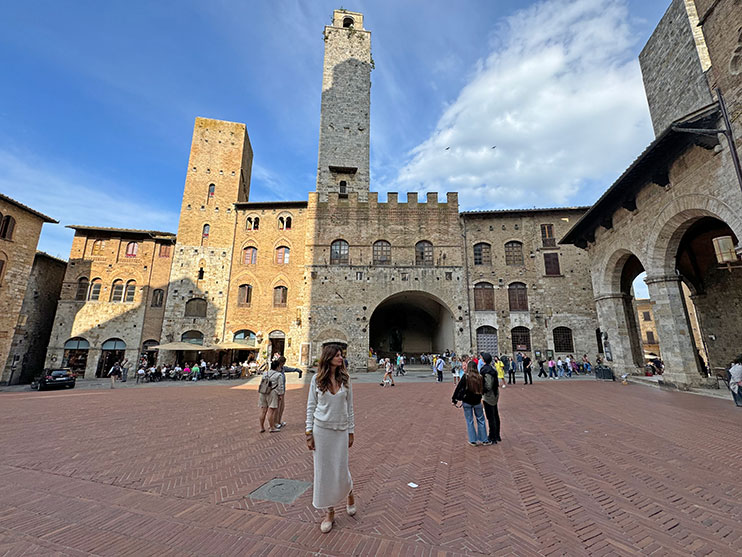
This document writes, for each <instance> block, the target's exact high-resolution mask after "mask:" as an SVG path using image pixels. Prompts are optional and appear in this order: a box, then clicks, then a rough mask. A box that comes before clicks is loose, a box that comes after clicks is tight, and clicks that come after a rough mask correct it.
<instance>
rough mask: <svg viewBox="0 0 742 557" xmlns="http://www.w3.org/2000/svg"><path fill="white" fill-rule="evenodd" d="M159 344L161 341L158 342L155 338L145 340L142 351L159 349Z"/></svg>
mask: <svg viewBox="0 0 742 557" xmlns="http://www.w3.org/2000/svg"><path fill="white" fill-rule="evenodd" d="M158 344H160V343H159V342H157V341H156V340H155V339H149V340H145V341H144V342H143V343H142V352H150V351H154V350H157V348H155V346H157V345H158Z"/></svg>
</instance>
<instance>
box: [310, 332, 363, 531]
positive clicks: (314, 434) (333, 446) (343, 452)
mask: <svg viewBox="0 0 742 557" xmlns="http://www.w3.org/2000/svg"><path fill="white" fill-rule="evenodd" d="M354 430H355V418H354V413H353V391H352V389H351V384H350V376H349V375H348V371H347V369H346V368H345V363H344V360H343V351H342V348H341V347H340V346H339V345H337V344H328V345H327V346H325V347H324V348H323V349H322V354H321V356H320V359H319V364H318V365H317V373H316V374H315V375H314V377H312V381H311V383H310V385H309V395H308V398H307V427H306V438H307V447H308V448H309V450H310V451H314V494H313V497H312V505H314V507H315V508H317V509H326V510H327V514H326V515H325V517H324V519H323V520H322V524H321V525H320V530H321V531H322V532H323V533H327V532H329V531H330V530H331V529H332V524H333V522H334V521H335V505H336V504H337V503H338V502H340V501H341V500H343V499H345V498H346V497H347V505H346V510H347V512H348V514H349V515H350V516H353V515H354V514H356V505H355V498H354V496H353V479H352V478H351V476H350V468H349V467H348V449H349V448H350V447H352V446H353V440H354V435H353V433H354Z"/></svg>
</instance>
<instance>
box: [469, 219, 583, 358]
mask: <svg viewBox="0 0 742 557" xmlns="http://www.w3.org/2000/svg"><path fill="white" fill-rule="evenodd" d="M584 212H585V209H584V208H578V209H553V210H534V211H527V210H525V211H492V212H486V211H483V212H471V213H463V214H462V219H463V222H464V230H465V232H466V240H465V241H466V250H467V262H468V274H469V284H468V288H469V303H470V315H471V332H472V336H473V345H474V346H476V332H477V329H478V328H480V327H482V326H490V327H494V328H495V329H497V332H498V335H497V337H498V338H497V340H498V346H499V352H500V353H501V354H512V353H513V343H512V336H511V330H512V329H513V328H514V327H526V328H528V329H529V330H530V335H531V348H532V350H538V351H540V352H541V353H542V354H544V355H545V354H546V351H547V350H552V351H553V350H555V346H554V336H553V330H554V329H555V328H556V327H567V328H569V329H570V330H571V331H572V338H573V344H574V347H573V350H571V351H569V352H572V353H573V354H578V353H579V354H585V353H586V354H588V355H589V356H590V358H593V357H594V356H595V354H596V353H597V350H598V346H597V341H596V336H595V330H596V329H597V327H598V325H597V319H596V314H595V303H594V300H593V289H592V284H591V281H590V275H589V270H588V269H589V260H588V256H587V254H586V253H585V252H584V251H582V250H580V249H577V248H576V247H574V246H562V245H559V244H556V243H555V242H556V241H558V240H559V238H561V237H562V236H563V235H564V234H565V233H566V232H567V231H568V230H569V228H570V227H571V226H572V225H573V224H574V223H575V222H577V220H578V219H579V218H580V217H581V216H582V215H583V214H584ZM542 224H551V225H553V231H554V236H553V237H554V240H555V242H554V245H553V246H551V245H548V244H550V243H551V242H546V244H547V245H546V246H545V245H544V242H543V240H542V237H541V225H542ZM511 241H516V242H521V244H522V253H523V264H522V265H507V264H506V260H505V244H506V243H507V242H511ZM482 242H483V243H486V244H489V245H490V246H491V247H490V249H491V257H492V264H491V265H487V264H480V265H477V264H475V261H474V253H473V252H474V246H475V245H476V244H478V243H482ZM545 254H557V255H558V259H559V268H560V271H561V272H560V274H559V275H556V276H548V275H547V274H546V268H545V259H544V256H545ZM514 282H520V283H524V284H525V285H526V287H527V296H528V310H527V311H510V305H509V298H508V286H509V285H510V284H512V283H514ZM478 283H489V284H492V285H493V286H494V298H495V304H494V310H492V311H477V310H475V309H474V308H475V306H474V297H475V286H476V285H477V284H478ZM569 352H567V351H556V352H555V357H556V356H562V357H564V356H565V355H567V354H568V353H569Z"/></svg>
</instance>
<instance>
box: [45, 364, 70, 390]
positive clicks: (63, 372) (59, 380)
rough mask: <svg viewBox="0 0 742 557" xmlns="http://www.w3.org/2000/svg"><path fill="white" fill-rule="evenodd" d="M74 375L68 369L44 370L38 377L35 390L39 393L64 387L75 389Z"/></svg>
mask: <svg viewBox="0 0 742 557" xmlns="http://www.w3.org/2000/svg"><path fill="white" fill-rule="evenodd" d="M75 380H76V378H75V374H74V373H72V371H70V370H69V369H46V370H44V373H42V374H41V377H39V379H38V381H37V384H36V388H37V389H38V390H39V391H43V390H44V389H47V388H51V387H65V388H67V389H73V388H74V387H75Z"/></svg>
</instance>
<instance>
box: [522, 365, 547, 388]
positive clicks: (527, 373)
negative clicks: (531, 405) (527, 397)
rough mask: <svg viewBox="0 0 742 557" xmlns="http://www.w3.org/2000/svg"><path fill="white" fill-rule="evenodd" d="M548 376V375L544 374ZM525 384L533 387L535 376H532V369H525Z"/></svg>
mask: <svg viewBox="0 0 742 557" xmlns="http://www.w3.org/2000/svg"><path fill="white" fill-rule="evenodd" d="M544 375H546V374H544ZM523 382H524V383H525V384H526V385H528V384H529V383H530V384H531V385H533V375H531V368H530V367H529V368H525V367H524V368H523Z"/></svg>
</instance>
